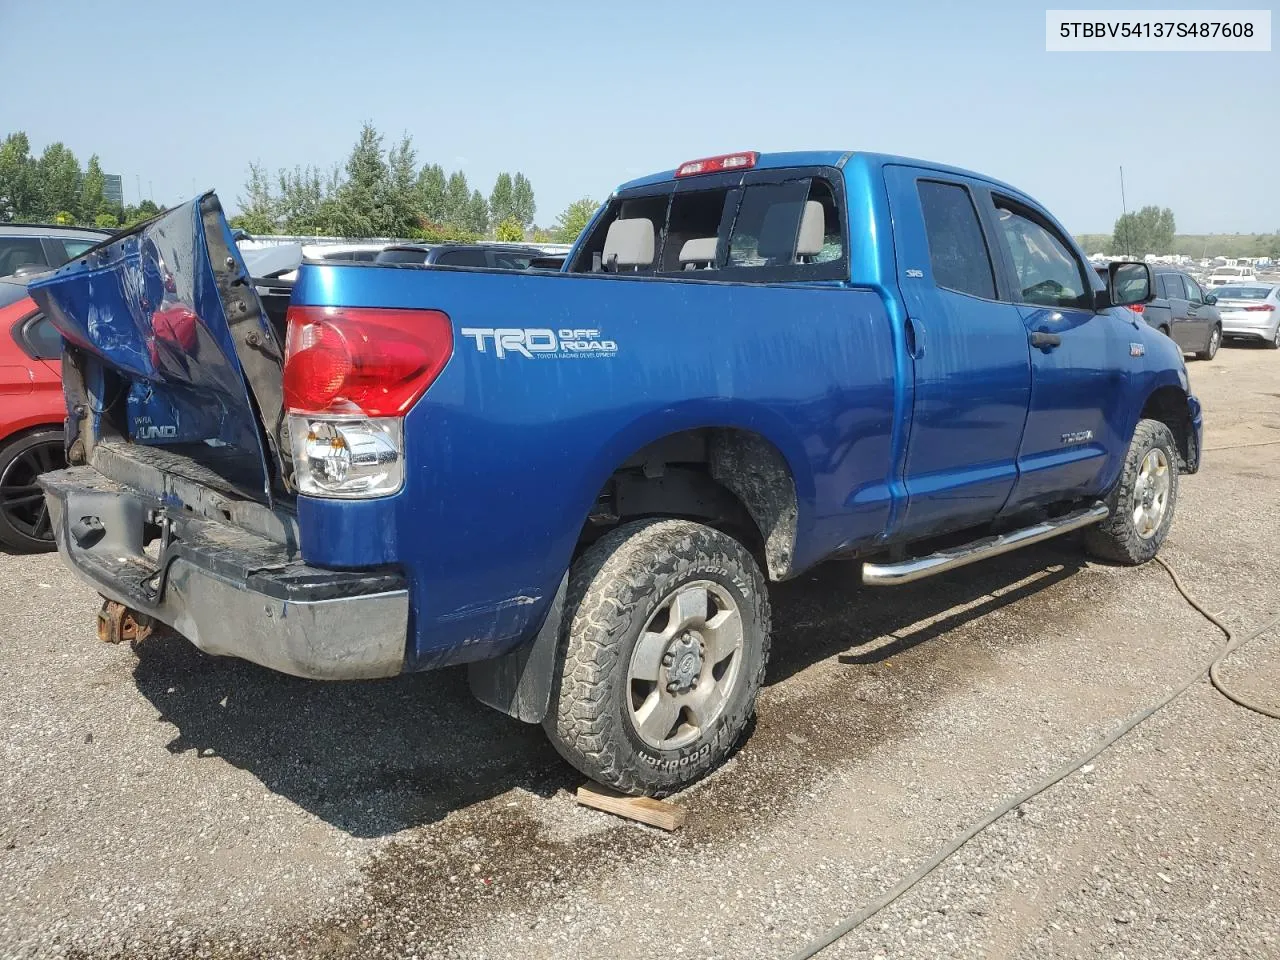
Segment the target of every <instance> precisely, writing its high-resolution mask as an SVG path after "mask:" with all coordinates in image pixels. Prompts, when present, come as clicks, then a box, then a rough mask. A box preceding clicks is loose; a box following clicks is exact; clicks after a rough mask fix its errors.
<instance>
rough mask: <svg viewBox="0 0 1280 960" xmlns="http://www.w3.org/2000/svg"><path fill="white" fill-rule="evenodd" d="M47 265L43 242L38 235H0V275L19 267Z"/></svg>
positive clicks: (4, 275)
mask: <svg viewBox="0 0 1280 960" xmlns="http://www.w3.org/2000/svg"><path fill="white" fill-rule="evenodd" d="M33 264H34V265H36V266H48V264H49V261H48V260H47V259H46V257H45V255H44V244H42V243H41V242H40V239H39V238H38V237H0V277H7V276H8V275H9V274H11V273H13V272H14V271H15V270H17V269H18V268H19V267H25V266H30V265H33Z"/></svg>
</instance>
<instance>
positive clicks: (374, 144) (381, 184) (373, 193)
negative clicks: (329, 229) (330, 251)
mask: <svg viewBox="0 0 1280 960" xmlns="http://www.w3.org/2000/svg"><path fill="white" fill-rule="evenodd" d="M346 174H347V176H346V179H345V180H344V181H343V183H342V185H341V186H340V187H339V188H338V196H337V200H338V203H337V205H336V206H335V208H334V213H335V215H336V218H337V223H336V224H335V226H336V227H337V229H338V233H340V234H342V235H343V236H347V237H380V236H387V235H388V234H389V233H390V232H391V230H390V228H391V227H392V226H393V225H394V221H395V219H396V218H395V216H394V214H393V211H392V208H391V171H390V168H389V167H388V166H387V161H386V157H385V156H384V154H383V150H382V134H380V133H378V131H377V130H375V129H374V127H373V125H372V124H369V123H366V124H365V125H364V126H363V127H361V129H360V137H359V139H357V140H356V145H355V146H354V147H353V148H352V150H351V155H350V156H349V157H348V158H347V165H346Z"/></svg>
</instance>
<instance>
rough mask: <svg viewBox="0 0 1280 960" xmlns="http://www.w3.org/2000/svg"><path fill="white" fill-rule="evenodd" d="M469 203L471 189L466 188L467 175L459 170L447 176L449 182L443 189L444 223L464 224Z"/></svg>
mask: <svg viewBox="0 0 1280 960" xmlns="http://www.w3.org/2000/svg"><path fill="white" fill-rule="evenodd" d="M470 203H471V188H470V187H469V186H467V175H466V174H465V173H463V172H462V171H461V170H455V171H454V172H453V173H451V174H449V182H448V183H447V184H446V185H445V188H444V217H443V219H444V222H445V223H453V224H459V225H461V224H464V223H466V220H467V208H468V206H469V205H470Z"/></svg>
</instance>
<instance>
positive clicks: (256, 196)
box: [126, 163, 278, 233]
mask: <svg viewBox="0 0 1280 960" xmlns="http://www.w3.org/2000/svg"><path fill="white" fill-rule="evenodd" d="M236 202H237V203H239V204H240V214H239V216H236V217H232V218H231V225H232V226H233V227H238V228H240V229H242V230H247V231H248V232H249V233H274V232H275V229H276V224H277V221H278V214H277V205H276V200H275V198H274V197H273V196H272V194H271V179H270V178H269V177H268V176H267V173H266V171H265V170H263V169H262V165H261V164H260V163H250V164H249V179H248V180H247V181H246V182H245V185H244V194H243V195H241V196H239V197H236ZM127 219H128V218H127V216H126V221H127Z"/></svg>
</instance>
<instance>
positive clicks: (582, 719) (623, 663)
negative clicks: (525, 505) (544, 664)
mask: <svg viewBox="0 0 1280 960" xmlns="http://www.w3.org/2000/svg"><path fill="white" fill-rule="evenodd" d="M698 580H709V581H713V582H715V583H716V584H718V585H720V586H721V587H723V588H724V589H725V590H727V591H728V592H729V593H730V594H731V596H732V598H733V600H734V602H735V603H736V605H737V608H738V612H739V614H740V616H741V618H742V627H743V644H742V649H741V651H740V654H738V655H740V656H741V657H742V658H743V659H742V662H741V663H740V664H739V667H738V673H737V680H736V681H735V683H734V687H733V689H732V691H731V692H730V693H729V695H728V699H727V700H726V702H725V705H724V708H723V710H722V712H721V713H720V715H719V717H718V718H717V719H716V720H715V721H714V722H712V723H711V724H709V729H708V730H706V731H703V732H702V734H701V736H700V737H699V738H698V740H696V741H695V742H693V743H690V744H687V745H686V746H684V747H682V748H680V749H678V750H661V749H658V748H655V747H653V746H650V745H648V744H646V743H645V742H644V741H643V740H642V739H641V738H640V737H639V735H638V734H637V732H636V729H635V726H634V724H633V722H632V719H631V708H630V706H629V703H628V697H629V696H630V693H629V690H628V686H629V684H628V680H627V675H628V667H629V664H630V662H631V655H632V650H633V649H634V647H635V644H636V641H637V639H638V638H639V636H640V632H641V631H642V630H643V629H644V628H645V625H646V624H647V623H648V621H649V618H650V617H651V616H652V614H653V612H654V611H655V610H656V609H657V608H658V606H659V605H660V604H661V603H662V601H663V599H664V598H665V597H667V596H669V595H670V594H671V593H672V591H674V590H676V589H677V588H678V587H680V586H681V585H682V584H684V583H691V582H694V581H698ZM768 655H769V599H768V593H767V589H766V585H765V580H764V577H763V576H762V575H761V573H760V568H759V567H758V566H757V565H756V562H755V560H754V559H753V558H752V556H751V554H750V552H749V551H748V550H747V549H746V548H745V547H744V546H743V545H742V544H741V543H739V542H738V541H737V540H735V539H733V538H732V537H730V536H728V535H727V534H724V533H721V532H720V531H718V530H714V529H712V528H711V527H707V526H703V525H702V524H699V523H693V522H690V521H687V520H662V519H658V520H640V521H636V522H634V523H627V524H624V525H622V526H620V527H618V528H617V529H616V530H613V531H611V532H610V533H608V534H607V535H605V536H604V537H602V538H601V539H600V540H599V541H597V542H596V543H595V544H593V545H592V546H591V547H590V548H589V549H588V550H587V551H586V552H585V553H584V554H583V555H582V556H581V557H580V558H579V559H578V561H577V562H576V563H575V564H574V566H573V569H572V570H571V571H570V575H569V587H568V591H567V594H566V598H565V609H564V618H563V621H562V626H561V634H560V645H559V650H558V656H557V661H556V663H557V665H556V673H555V676H554V677H553V678H552V687H551V704H550V708H549V710H548V713H547V717H546V719H544V720H543V728H544V729H545V730H546V732H547V736H548V737H550V739H551V742H552V743H553V744H554V745H555V747H556V749H557V750H558V751H559V752H560V754H561V756H563V757H564V758H565V759H566V760H568V761H569V762H570V763H571V764H573V765H574V766H575V767H577V768H578V769H579V770H580V771H582V772H583V773H584V774H586V775H587V776H588V777H590V778H591V779H592V780H596V781H598V782H600V783H602V784H605V785H606V786H609V787H613V788H614V789H616V790H620V791H622V792H624V793H630V794H645V795H648V796H654V797H662V796H666V795H668V794H670V793H673V792H675V791H677V790H679V789H681V788H682V787H684V786H686V785H688V784H690V783H692V782H694V781H695V780H698V779H699V778H701V777H703V776H705V775H706V774H707V773H708V772H709V771H711V770H712V769H713V768H715V767H716V766H718V765H719V764H721V763H722V762H723V761H724V760H725V758H726V757H727V756H728V755H729V753H730V752H731V751H732V750H733V748H734V746H735V745H736V744H737V742H738V740H739V739H740V738H741V736H742V733H743V731H744V730H745V728H746V726H747V723H748V721H749V720H750V719H751V717H752V715H753V713H754V711H755V702H756V694H757V693H758V692H759V689H760V684H761V683H762V682H763V680H764V672H765V665H766V663H767V661H768Z"/></svg>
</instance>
